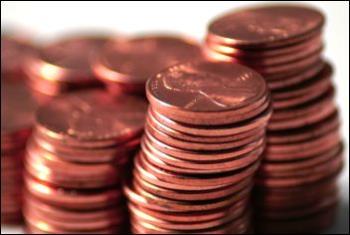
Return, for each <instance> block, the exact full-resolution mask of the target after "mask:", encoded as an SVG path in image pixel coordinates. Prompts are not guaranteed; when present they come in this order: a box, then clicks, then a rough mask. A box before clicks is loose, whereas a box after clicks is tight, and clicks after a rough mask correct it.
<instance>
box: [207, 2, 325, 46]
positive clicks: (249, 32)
mask: <svg viewBox="0 0 350 235" xmlns="http://www.w3.org/2000/svg"><path fill="white" fill-rule="evenodd" d="M323 24H324V17H323V15H322V14H321V13H320V12H318V11H317V10H314V9H311V8H307V7H304V6H303V7H300V6H288V5H286V6H282V5H274V6H265V7H259V8H251V9H245V10H240V11H237V12H232V13H228V14H226V15H224V16H222V17H219V18H217V19H216V20H214V22H212V23H211V24H210V25H209V32H210V34H213V35H216V36H217V37H219V38H222V39H223V41H224V39H229V40H228V41H229V42H230V43H231V44H235V45H245V46H249V45H250V46H252V45H267V44H269V45H270V46H273V44H274V43H276V42H279V41H282V40H287V39H295V38H300V37H302V36H303V35H306V34H309V33H310V32H313V31H315V30H317V29H320V28H321V27H322V26H323Z"/></svg>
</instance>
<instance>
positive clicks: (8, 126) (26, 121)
mask: <svg viewBox="0 0 350 235" xmlns="http://www.w3.org/2000/svg"><path fill="white" fill-rule="evenodd" d="M5 81H7V80H1V223H18V222H20V221H21V219H22V215H21V206H22V168H23V167H22V160H23V155H24V151H25V144H26V142H27V139H28V137H29V135H30V133H31V128H32V125H33V123H34V111H35V109H36V103H35V101H34V99H33V98H32V97H31V95H30V92H29V90H28V89H27V88H26V87H25V86H24V85H23V84H21V83H12V82H11V83H7V82H5Z"/></svg>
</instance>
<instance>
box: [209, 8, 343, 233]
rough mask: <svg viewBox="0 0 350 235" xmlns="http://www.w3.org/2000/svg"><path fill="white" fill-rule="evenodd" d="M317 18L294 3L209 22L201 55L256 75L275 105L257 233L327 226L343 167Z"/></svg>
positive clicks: (259, 185)
mask: <svg viewBox="0 0 350 235" xmlns="http://www.w3.org/2000/svg"><path fill="white" fill-rule="evenodd" d="M323 25H324V17H323V15H322V14H321V13H320V12H318V11H317V10H314V9H310V8H307V7H301V6H268V7H260V8H252V9H246V10H241V11H238V12H233V13H229V14H227V15H224V16H222V17H220V18H218V19H216V20H215V21H213V22H212V23H211V24H210V26H209V30H208V31H209V32H208V35H207V38H206V55H207V56H208V57H209V58H210V59H213V60H215V61H226V62H231V63H234V64H235V63H241V64H245V65H247V66H249V67H251V68H253V69H255V70H256V71H257V72H259V73H260V74H262V75H263V77H264V78H265V80H266V81H267V83H268V86H269V87H270V89H271V93H272V94H271V95H272V100H273V108H274V112H273V115H272V117H271V120H270V123H269V125H268V134H267V148H266V153H265V154H264V159H263V162H262V166H261V169H260V170H259V174H258V177H257V181H256V187H255V193H254V196H255V204H256V218H257V219H256V225H257V230H258V231H259V232H267V233H271V232H276V233H282V232H288V233H296V232H303V233H305V232H317V231H319V230H321V229H323V228H324V227H327V226H329V224H330V223H331V222H332V219H333V217H334V215H333V214H334V210H335V205H336V203H337V190H336V179H337V175H338V174H339V172H340V170H341V168H342V163H343V162H342V152H343V149H342V144H341V137H340V135H339V117H338V113H337V108H336V106H335V104H334V93H335V92H334V87H333V85H332V82H331V76H332V66H331V65H330V64H328V63H327V62H325V61H324V60H323V59H322V56H321V53H322V49H323V43H322V37H321V36H322V35H321V32H322V28H323Z"/></svg>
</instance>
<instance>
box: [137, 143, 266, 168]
mask: <svg viewBox="0 0 350 235" xmlns="http://www.w3.org/2000/svg"><path fill="white" fill-rule="evenodd" d="M262 152H263V149H258V150H257V151H255V152H252V153H250V154H247V155H245V156H243V157H242V158H237V159H233V160H227V161H223V162H207V163H205V162H196V161H185V160H181V159H177V158H174V157H172V156H169V155H167V154H154V153H152V152H151V151H149V150H148V149H147V148H143V153H140V154H142V155H143V156H144V157H146V158H147V160H148V161H149V162H150V163H152V164H154V165H157V166H160V167H162V168H164V169H166V170H169V171H173V172H177V173H180V174H194V173H195V174H213V173H221V172H222V173H223V172H228V171H232V170H238V169H240V168H244V167H246V166H249V165H251V164H253V163H254V162H256V161H258V160H259V159H260V155H261V153H262Z"/></svg>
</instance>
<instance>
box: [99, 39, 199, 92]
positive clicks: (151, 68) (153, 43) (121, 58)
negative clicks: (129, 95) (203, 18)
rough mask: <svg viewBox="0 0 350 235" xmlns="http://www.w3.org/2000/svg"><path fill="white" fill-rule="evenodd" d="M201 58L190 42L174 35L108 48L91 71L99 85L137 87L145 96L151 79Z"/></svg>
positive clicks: (126, 41)
mask: <svg viewBox="0 0 350 235" xmlns="http://www.w3.org/2000/svg"><path fill="white" fill-rule="evenodd" d="M200 57H201V50H200V47H199V45H198V44H197V43H196V42H195V41H194V40H192V39H187V38H183V37H178V36H174V35H151V36H140V37H135V38H131V39H127V40H116V41H114V42H111V43H109V44H107V45H106V46H105V49H104V50H103V51H102V52H101V53H100V55H99V57H97V59H96V60H95V63H93V69H94V71H95V74H96V75H97V76H98V77H99V78H100V79H101V80H102V81H107V82H109V83H117V84H121V85H122V86H124V85H125V86H128V84H129V87H132V86H134V87H135V86H136V87H135V90H136V91H138V92H141V93H144V85H145V83H146V81H147V79H148V78H149V77H150V76H151V75H153V74H155V73H156V72H158V71H160V70H162V69H164V68H167V67H169V66H171V65H174V64H177V63H179V62H183V61H188V60H193V59H198V58H200ZM147 61H152V63H148V62H147Z"/></svg>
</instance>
